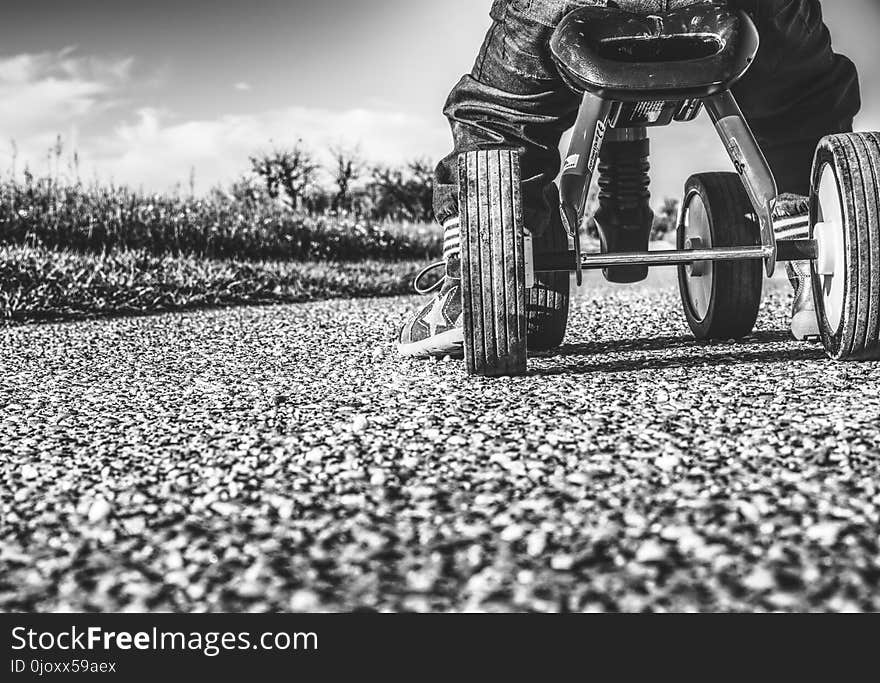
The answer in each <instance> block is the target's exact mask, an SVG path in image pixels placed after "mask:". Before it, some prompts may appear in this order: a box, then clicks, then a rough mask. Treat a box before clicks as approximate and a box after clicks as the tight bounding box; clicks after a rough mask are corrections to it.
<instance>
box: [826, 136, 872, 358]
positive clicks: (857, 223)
mask: <svg viewBox="0 0 880 683" xmlns="http://www.w3.org/2000/svg"><path fill="white" fill-rule="evenodd" d="M826 169H827V170H830V171H833V174H834V179H835V180H836V185H837V192H838V196H837V200H838V201H839V202H840V210H841V211H840V214H841V218H842V226H841V228H842V232H843V234H842V244H843V262H844V273H843V277H844V280H843V289H842V305H840V306H839V307H838V308H839V312H838V317H839V319H840V321H839V323H838V324H836V325H832V324H831V322H830V321H829V311H828V310H826V308H827V304H826V298H825V288H826V284H827V283H826V279H825V277H824V275H820V274H819V273H818V272H817V263H816V261H813V262H812V267H811V271H812V275H813V277H812V280H813V295H814V298H815V300H816V313H817V316H818V319H819V330H820V334H821V336H822V343H823V344H824V346H825V350H826V352H827V353H828V355H829V357H831V358H832V359H834V360H840V361H843V360H878V359H880V133H848V134H842V135H831V136H828V137H826V138H823V139H822V140H821V141H820V142H819V146H818V148H817V150H816V157H815V161H814V163H813V176H812V191H811V197H810V225H811V236H812V237H814V238H815V237H816V230H817V223H818V222H819V221H825V220H826V219H829V218H830V217H826V216H823V215H820V214H821V213H822V208H821V206H820V200H819V187H820V182H821V179H822V177H823V173H824V172H825V171H826ZM835 275H836V273H835ZM828 291H829V293H830V288H829V290H828Z"/></svg>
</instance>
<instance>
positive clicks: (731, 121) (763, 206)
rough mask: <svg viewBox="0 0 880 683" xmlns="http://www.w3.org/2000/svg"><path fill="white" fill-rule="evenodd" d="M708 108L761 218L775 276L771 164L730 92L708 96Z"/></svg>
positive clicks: (767, 264)
mask: <svg viewBox="0 0 880 683" xmlns="http://www.w3.org/2000/svg"><path fill="white" fill-rule="evenodd" d="M705 105H706V110H707V111H708V112H709V116H710V117H711V118H712V123H714V124H715V130H717V131H718V135H720V136H721V140H722V141H723V142H724V147H725V148H726V149H727V153H728V154H729V155H730V159H731V161H732V162H733V166H734V168H736V172H737V173H739V177H740V178H741V179H742V181H743V185H745V188H746V193H747V194H748V195H749V199H750V200H751V203H752V207H753V208H754V209H755V213H756V214H757V215H758V222H759V224H760V226H761V246H762V247H763V249H764V252H765V256H764V264H765V269H766V271H767V277H771V276H772V275H773V273H774V271H775V270H776V262H777V260H778V249H777V246H776V235H775V233H774V232H773V209H774V208H775V205H776V198H777V195H778V190H777V188H776V180H775V179H774V178H773V172H772V171H771V170H770V164H768V163H767V158H766V157H765V156H764V153H763V152H762V151H761V148H760V147H759V146H758V143H757V141H756V140H755V136H754V135H753V133H752V129H751V128H749V124H748V123H746V120H745V117H744V116H743V114H742V111H740V108H739V105H738V104H737V103H736V100H735V99H734V97H733V94H732V93H731V92H730V91H729V90H725V91H723V92H720V93H718V94H716V95H712V96H711V97H707V98H706V100H705Z"/></svg>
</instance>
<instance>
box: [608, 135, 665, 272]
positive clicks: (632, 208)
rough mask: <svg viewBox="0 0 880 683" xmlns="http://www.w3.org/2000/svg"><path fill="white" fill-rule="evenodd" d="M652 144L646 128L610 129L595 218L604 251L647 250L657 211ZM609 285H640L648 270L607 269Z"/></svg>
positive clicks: (640, 268)
mask: <svg viewBox="0 0 880 683" xmlns="http://www.w3.org/2000/svg"><path fill="white" fill-rule="evenodd" d="M650 149H651V143H650V140H649V139H648V133H647V131H646V129H645V128H620V129H612V130H609V131H608V133H607V134H606V137H605V143H604V144H603V145H602V151H601V152H600V154H599V209H598V211H596V214H595V216H594V219H595V221H596V226H597V228H598V230H599V239H600V240H601V242H602V252H603V253H607V254H615V253H621V252H628V251H638V252H643V251H647V250H648V243H649V240H650V238H651V228H652V227H653V224H654V212H653V211H652V210H651V203H650V199H651V193H650V190H649V188H650V184H651V179H650V176H649V174H648V172H649V170H650V168H651V165H650V162H649V158H650ZM603 272H604V275H605V278H606V279H607V280H608V281H609V282H619V283H631V282H641V281H642V280H644V279H645V278H646V277H648V267H647V266H642V265H626V266H615V267H613V268H606V269H605V270H604V271H603Z"/></svg>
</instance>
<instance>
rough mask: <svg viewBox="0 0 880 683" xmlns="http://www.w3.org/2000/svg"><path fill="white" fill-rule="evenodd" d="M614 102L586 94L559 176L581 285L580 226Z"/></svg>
mask: <svg viewBox="0 0 880 683" xmlns="http://www.w3.org/2000/svg"><path fill="white" fill-rule="evenodd" d="M611 106H612V104H611V102H608V101H606V100H603V99H602V98H600V97H596V96H595V95H592V94H590V93H585V94H584V99H583V100H582V101H581V106H580V110H579V111H578V116H577V122H576V123H575V126H574V129H573V132H572V138H571V143H570V144H569V151H568V155H567V156H566V157H565V162H564V163H563V166H562V177H561V178H560V179H559V198H560V212H561V214H562V223H563V225H564V226H565V229H566V231H567V232H568V234H569V235H570V236H571V238H572V239H573V240H574V251H575V276H576V280H577V285H578V287H580V286H581V284H583V277H584V276H583V269H582V267H581V236H580V226H581V221H582V219H583V217H584V210H585V208H586V205H587V195H588V194H589V191H590V183H591V182H592V180H593V173H594V172H595V170H596V164H597V163H598V161H599V152H600V151H601V149H602V142H603V140H604V139H605V132H606V130H607V129H608V119H609V117H610V115H611Z"/></svg>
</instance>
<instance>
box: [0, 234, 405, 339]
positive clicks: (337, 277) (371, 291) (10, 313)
mask: <svg viewBox="0 0 880 683" xmlns="http://www.w3.org/2000/svg"><path fill="white" fill-rule="evenodd" d="M419 265H420V264H418V263H413V262H408V261H398V262H387V261H362V262H359V263H348V264H340V263H303V262H291V261H239V260H230V259H226V260H215V259H205V258H198V257H195V256H186V255H176V256H175V255H168V254H166V255H164V256H156V255H154V254H148V253H146V252H144V251H140V250H131V249H129V250H124V251H116V252H108V253H104V254H82V253H76V252H72V251H68V250H55V249H46V248H45V247H31V246H0V320H4V319H5V320H6V321H8V322H27V321H35V320H47V319H50V320H51V319H63V318H80V317H94V316H105V315H123V314H143V313H153V312H158V311H174V310H187V309H193V308H203V307H207V306H230V305H241V304H268V303H294V302H302V301H312V300H316V299H327V298H332V297H364V296H388V295H391V294H403V293H407V292H409V291H410V288H411V283H412V277H413V276H414V275H415V273H416V270H417V269H418V266H419Z"/></svg>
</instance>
